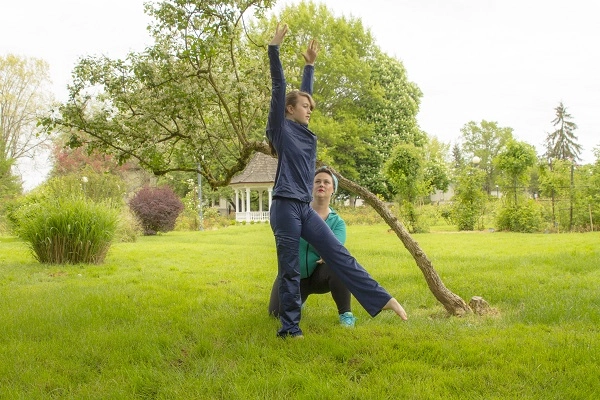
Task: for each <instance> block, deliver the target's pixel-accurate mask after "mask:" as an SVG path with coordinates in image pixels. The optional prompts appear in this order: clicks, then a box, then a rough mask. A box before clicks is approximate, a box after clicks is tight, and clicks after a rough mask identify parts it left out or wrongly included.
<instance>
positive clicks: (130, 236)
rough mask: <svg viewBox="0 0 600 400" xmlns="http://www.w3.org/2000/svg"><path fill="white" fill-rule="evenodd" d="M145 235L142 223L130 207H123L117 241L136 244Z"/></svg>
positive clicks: (118, 225)
mask: <svg viewBox="0 0 600 400" xmlns="http://www.w3.org/2000/svg"><path fill="white" fill-rule="evenodd" d="M142 233H143V229H142V225H141V224H140V221H139V220H138V219H137V218H136V216H135V215H133V212H132V211H131V209H130V208H129V207H123V208H122V209H121V212H120V214H119V222H118V224H117V231H116V232H115V240H116V241H119V242H135V241H136V240H137V237H138V236H140V235H141V234H142Z"/></svg>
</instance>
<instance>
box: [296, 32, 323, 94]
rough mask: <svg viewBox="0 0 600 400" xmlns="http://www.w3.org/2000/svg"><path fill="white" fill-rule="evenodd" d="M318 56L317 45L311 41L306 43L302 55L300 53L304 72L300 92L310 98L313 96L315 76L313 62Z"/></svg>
mask: <svg viewBox="0 0 600 400" xmlns="http://www.w3.org/2000/svg"><path fill="white" fill-rule="evenodd" d="M318 54H319V43H318V42H317V41H316V40H315V39H312V40H311V41H310V42H309V43H308V48H307V49H306V51H305V52H304V53H302V57H304V61H305V62H306V63H305V64H304V71H303V73H302V84H301V86H300V90H301V91H303V92H306V93H308V94H310V95H311V96H312V94H313V78H314V74H315V60H316V59H317V55H318Z"/></svg>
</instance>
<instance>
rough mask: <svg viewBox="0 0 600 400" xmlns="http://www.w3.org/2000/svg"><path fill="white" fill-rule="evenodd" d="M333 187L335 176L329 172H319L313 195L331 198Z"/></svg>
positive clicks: (316, 176)
mask: <svg viewBox="0 0 600 400" xmlns="http://www.w3.org/2000/svg"><path fill="white" fill-rule="evenodd" d="M333 189H334V187H333V178H332V177H331V175H329V174H328V173H327V172H319V173H318V174H316V175H315V180H314V186H313V197H315V198H323V199H331V195H333Z"/></svg>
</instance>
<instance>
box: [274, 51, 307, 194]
mask: <svg viewBox="0 0 600 400" xmlns="http://www.w3.org/2000/svg"><path fill="white" fill-rule="evenodd" d="M269 61H270V65H271V81H272V93H271V108H270V110H269V119H268V121H267V138H268V139H269V141H270V142H271V143H272V144H273V147H274V148H275V151H277V157H278V158H277V172H276V174H275V184H274V188H273V197H285V198H290V199H297V200H300V201H303V202H310V201H311V200H312V188H313V178H314V172H315V163H316V160H317V137H316V136H315V134H314V133H312V132H311V131H310V130H309V129H308V127H307V126H306V125H302V124H299V123H297V122H295V121H292V120H290V119H287V118H286V117H285V89H286V82H285V77H284V74H283V66H282V65H281V61H280V59H279V46H273V45H270V46H269ZM313 76H314V66H312V65H305V66H304V73H303V75H302V85H301V87H300V90H301V91H303V92H306V93H308V94H310V95H311V96H312V92H313Z"/></svg>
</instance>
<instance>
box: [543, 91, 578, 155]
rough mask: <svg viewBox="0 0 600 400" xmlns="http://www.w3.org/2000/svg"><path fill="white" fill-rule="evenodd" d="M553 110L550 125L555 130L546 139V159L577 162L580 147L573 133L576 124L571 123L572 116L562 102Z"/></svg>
mask: <svg viewBox="0 0 600 400" xmlns="http://www.w3.org/2000/svg"><path fill="white" fill-rule="evenodd" d="M554 110H555V112H556V117H555V118H554V120H553V121H552V124H553V125H554V126H555V127H556V130H555V131H554V132H550V133H549V134H548V136H547V137H546V157H547V158H548V160H572V161H574V160H579V153H581V145H580V144H579V143H577V136H575V133H574V131H575V130H576V129H577V124H575V122H573V121H572V119H573V116H572V115H571V114H569V113H568V112H567V108H566V107H565V106H564V105H563V103H562V101H561V102H560V104H559V105H558V107H556V108H555V109H554Z"/></svg>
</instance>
